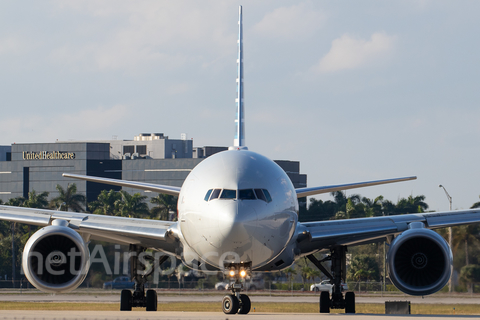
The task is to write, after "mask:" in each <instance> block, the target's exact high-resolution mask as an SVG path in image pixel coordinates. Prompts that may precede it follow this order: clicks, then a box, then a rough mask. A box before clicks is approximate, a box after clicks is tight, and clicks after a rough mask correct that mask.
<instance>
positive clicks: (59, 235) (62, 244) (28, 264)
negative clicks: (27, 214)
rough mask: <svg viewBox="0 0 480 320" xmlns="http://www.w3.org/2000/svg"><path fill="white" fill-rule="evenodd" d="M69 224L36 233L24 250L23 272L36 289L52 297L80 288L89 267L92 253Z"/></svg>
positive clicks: (60, 222)
mask: <svg viewBox="0 0 480 320" xmlns="http://www.w3.org/2000/svg"><path fill="white" fill-rule="evenodd" d="M67 225H68V222H67V221H64V220H54V222H53V225H51V226H47V227H45V228H42V229H40V230H38V231H37V232H35V233H34V234H33V235H32V236H31V237H30V239H28V241H27V243H26V245H25V248H24V250H23V261H22V266H23V271H24V272H25V276H26V277H27V279H28V281H30V283H31V284H33V285H34V286H35V287H36V288H38V289H40V290H42V291H45V292H50V293H65V292H69V291H71V290H74V289H75V288H77V287H78V286H79V285H80V284H81V283H82V282H83V280H84V279H85V277H86V275H87V273H88V269H89V267H90V252H89V250H88V247H87V245H86V244H85V242H84V241H83V239H82V237H81V236H80V235H79V234H78V233H77V232H76V231H74V230H72V229H70V228H69V227H68V226H67Z"/></svg>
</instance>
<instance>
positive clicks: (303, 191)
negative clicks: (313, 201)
mask: <svg viewBox="0 0 480 320" xmlns="http://www.w3.org/2000/svg"><path fill="white" fill-rule="evenodd" d="M415 179H417V177H405V178H396V179H386V180H375V181H366V182H357V183H349V184H339V185H332V186H323V187H311V188H298V189H295V191H296V192H297V198H302V197H308V196H313V195H315V194H321V193H329V192H335V191H340V190H348V189H355V188H362V187H371V186H377V185H380V184H387V183H395V182H401V181H408V180H415Z"/></svg>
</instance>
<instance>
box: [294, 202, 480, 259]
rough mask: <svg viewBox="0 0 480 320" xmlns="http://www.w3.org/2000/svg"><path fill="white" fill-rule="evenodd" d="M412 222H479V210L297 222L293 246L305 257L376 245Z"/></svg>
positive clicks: (444, 224) (434, 224) (445, 224)
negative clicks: (371, 243) (352, 246)
mask: <svg viewBox="0 0 480 320" xmlns="http://www.w3.org/2000/svg"><path fill="white" fill-rule="evenodd" d="M412 222H422V223H423V224H424V225H425V228H427V229H438V228H444V227H452V226H458V225H463V224H470V223H479V222H480V210H479V209H472V210H458V211H446V212H432V213H413V214H404V215H394V216H383V217H371V218H358V219H344V220H328V221H316V222H303V223H299V225H300V226H299V230H298V231H297V232H298V234H299V237H298V240H297V241H298V243H297V245H298V247H299V249H300V250H301V252H302V254H308V253H312V252H315V251H319V250H322V249H328V248H331V247H333V246H337V245H342V246H343V245H359V244H364V243H369V242H376V241H381V240H383V239H385V238H386V237H388V236H393V235H396V234H399V233H401V232H403V231H406V230H407V229H408V228H409V224H411V223H412Z"/></svg>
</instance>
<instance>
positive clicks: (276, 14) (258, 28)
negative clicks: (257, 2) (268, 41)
mask: <svg viewBox="0 0 480 320" xmlns="http://www.w3.org/2000/svg"><path fill="white" fill-rule="evenodd" d="M325 20H326V16H325V14H323V13H322V12H320V11H315V10H313V9H312V8H311V7H310V6H309V5H307V4H305V3H300V4H298V5H293V6H291V7H281V8H277V9H275V10H273V11H272V12H269V13H267V14H266V15H265V16H264V17H263V19H262V21H260V22H259V23H257V24H256V25H255V26H254V27H253V30H254V31H255V32H258V33H259V34H260V35H263V36H266V37H274V38H282V39H288V40H292V39H296V38H299V37H300V38H304V37H308V36H310V35H312V34H313V33H314V32H315V31H317V30H318V29H319V28H320V27H321V26H322V25H323V23H324V22H325Z"/></svg>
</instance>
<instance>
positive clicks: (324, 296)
mask: <svg viewBox="0 0 480 320" xmlns="http://www.w3.org/2000/svg"><path fill="white" fill-rule="evenodd" d="M320 313H330V293H329V292H328V291H322V292H320Z"/></svg>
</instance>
